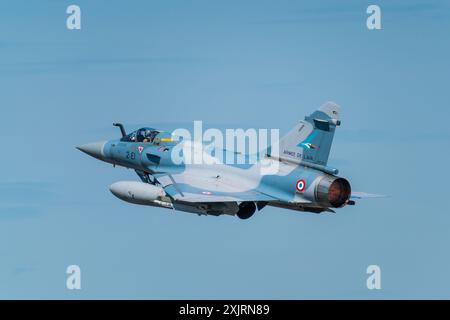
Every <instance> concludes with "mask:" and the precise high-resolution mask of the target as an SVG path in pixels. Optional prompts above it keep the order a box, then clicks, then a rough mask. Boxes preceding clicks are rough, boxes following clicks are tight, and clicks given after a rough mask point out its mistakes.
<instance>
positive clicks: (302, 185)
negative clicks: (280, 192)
mask: <svg viewBox="0 0 450 320" xmlns="http://www.w3.org/2000/svg"><path fill="white" fill-rule="evenodd" d="M295 187H296V188H297V191H298V192H302V191H303V190H305V188H306V182H305V180H303V179H300V180H298V181H297V184H296V185H295Z"/></svg>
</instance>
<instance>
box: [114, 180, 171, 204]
mask: <svg viewBox="0 0 450 320" xmlns="http://www.w3.org/2000/svg"><path fill="white" fill-rule="evenodd" d="M109 190H110V191H111V193H112V194H113V195H115V196H116V197H117V198H119V199H121V200H123V201H126V202H130V203H134V204H142V205H150V206H158V207H164V208H173V207H172V204H171V203H170V202H167V201H163V200H162V198H163V197H164V196H165V194H166V193H165V192H164V189H163V188H161V187H159V186H155V185H152V184H149V183H144V182H138V181H119V182H116V183H113V184H112V185H111V186H110V187H109Z"/></svg>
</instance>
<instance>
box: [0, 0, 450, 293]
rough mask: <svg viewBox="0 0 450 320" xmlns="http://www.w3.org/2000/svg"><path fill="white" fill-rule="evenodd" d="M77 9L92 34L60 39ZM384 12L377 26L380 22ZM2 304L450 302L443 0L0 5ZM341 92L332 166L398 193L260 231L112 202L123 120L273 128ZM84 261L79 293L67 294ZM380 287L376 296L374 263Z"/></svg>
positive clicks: (284, 215)
mask: <svg viewBox="0 0 450 320" xmlns="http://www.w3.org/2000/svg"><path fill="white" fill-rule="evenodd" d="M72 3H75V4H78V5H79V6H80V7H81V10H82V29H81V30H79V31H69V30H67V29H66V27H65V24H66V17H67V14H66V13H65V11H66V7H67V6H68V5H70V4H72ZM372 3H373V4H378V5H380V7H381V10H382V30H379V31H369V30H367V28H366V26H365V24H366V17H367V14H366V8H367V6H368V5H369V4H372ZM0 12H1V14H0V53H1V59H0V87H1V88H2V89H1V94H0V108H1V109H0V110H1V120H2V121H1V128H0V130H1V135H0V136H1V142H2V150H3V152H2V156H1V157H0V168H1V169H0V172H1V175H0V177H1V179H0V262H1V263H0V298H64V299H76V298H126V299H128V298H138V299H141V298H150V299H171V298H178V299H183V298H186V299H187V298H190V299H196V298H211V299H214V298H223V299H230V298H236V299H240V298H257V299H258V298H262V299H266V298H267V299H280V298H283V299H306V298H326V299H327V298H363V299H379V298H388V299H393V298H447V299H448V298H450V289H449V288H450V275H449V273H448V270H449V269H450V256H449V252H448V243H449V241H450V232H449V231H450V205H449V202H448V201H447V199H448V181H449V174H448V171H447V170H446V169H447V164H448V163H449V161H450V153H449V151H448V150H449V141H450V129H449V126H448V121H449V120H448V119H449V118H450V104H449V98H448V94H449V83H450V62H449V60H448V57H449V56H450V43H449V30H450V19H449V18H450V6H449V4H448V3H447V2H445V1H419V0H413V1H376V2H368V1H340V2H339V3H337V2H336V1H308V2H303V1H220V2H219V1H206V0H205V1H203V0H201V1H200V0H198V1H100V0H97V1H86V0H76V1H56V0H54V1H43V0H41V1H24V0H17V1H3V2H1V3H0ZM327 100H333V101H335V102H337V103H338V104H340V105H341V107H342V126H341V127H340V128H339V130H338V132H337V133H336V136H335V141H334V144H333V148H332V151H331V156H330V161H329V164H330V165H332V166H336V167H338V168H339V169H340V173H341V175H343V176H345V177H347V178H348V179H350V180H351V182H352V186H353V189H354V190H358V191H366V192H373V193H382V194H388V195H390V197H389V198H385V199H369V200H366V201H358V203H357V205H356V206H354V207H347V208H344V209H341V210H339V211H338V213H337V214H335V215H326V214H325V215H315V214H302V213H295V212H292V211H286V210H282V209H277V208H270V207H268V208H265V209H264V210H263V211H262V212H261V214H258V215H255V216H254V217H253V218H252V219H250V220H248V221H241V220H239V219H236V218H233V217H229V216H224V217H197V216H196V215H192V214H188V213H183V212H171V211H168V210H165V209H158V208H151V207H144V206H134V205H130V204H127V203H124V202H121V201H119V200H118V199H116V198H114V196H113V195H112V194H110V192H109V190H108V186H109V185H110V184H112V183H114V182H116V181H120V180H132V179H137V176H135V174H134V172H132V171H131V170H126V169H123V168H112V167H111V166H109V165H107V164H105V163H101V162H99V161H95V160H94V159H92V158H89V157H87V156H86V155H85V154H82V153H81V152H79V151H78V150H76V149H75V146H76V145H80V144H83V143H87V142H93V141H98V140H104V139H108V138H114V137H117V136H118V130H117V129H116V128H113V127H112V126H111V123H112V122H114V121H121V122H123V123H125V124H126V125H127V128H128V129H134V128H136V127H137V126H139V125H140V124H147V125H155V124H156V125H157V126H159V127H164V128H170V127H173V126H174V125H175V126H179V125H183V124H185V125H189V124H191V123H192V121H193V120H203V121H204V123H205V124H206V125H208V126H213V127H222V128H224V127H231V128H234V127H244V128H279V129H280V130H281V132H287V131H288V130H289V129H290V128H291V127H293V126H294V125H295V123H296V121H297V120H300V119H303V117H304V115H306V114H309V113H310V112H311V111H312V110H314V109H315V108H317V107H318V106H319V105H321V104H322V103H323V102H324V101H327ZM71 264H77V265H79V266H80V267H81V270H82V290H80V291H69V290H67V289H66V287H65V283H66V274H65V270H66V267H67V266H68V265H71ZM370 264H377V265H379V266H380V267H381V270H382V289H381V290H379V291H376V290H375V291H370V290H368V289H367V288H366V277H367V275H366V273H365V271H366V268H367V266H368V265H370Z"/></svg>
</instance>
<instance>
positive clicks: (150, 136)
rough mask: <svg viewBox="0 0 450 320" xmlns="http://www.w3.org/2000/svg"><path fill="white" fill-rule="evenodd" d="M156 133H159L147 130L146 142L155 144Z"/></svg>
mask: <svg viewBox="0 0 450 320" xmlns="http://www.w3.org/2000/svg"><path fill="white" fill-rule="evenodd" d="M156 133H157V132H156V131H154V130H147V131H146V132H145V138H144V142H153V139H154V138H155V135H156Z"/></svg>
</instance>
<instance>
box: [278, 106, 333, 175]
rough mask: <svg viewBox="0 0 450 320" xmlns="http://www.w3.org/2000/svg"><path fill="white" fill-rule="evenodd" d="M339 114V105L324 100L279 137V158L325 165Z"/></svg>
mask: <svg viewBox="0 0 450 320" xmlns="http://www.w3.org/2000/svg"><path fill="white" fill-rule="evenodd" d="M339 116H340V108H339V106H338V105H337V104H335V103H333V102H326V103H325V104H324V105H322V106H321V107H320V108H319V109H318V110H316V111H314V112H313V113H311V114H310V115H309V116H306V117H305V120H304V121H300V122H299V123H298V124H297V125H296V126H295V127H294V128H293V129H292V130H291V131H290V132H289V133H288V134H287V135H285V136H284V137H283V138H281V139H280V142H279V150H278V151H279V158H280V159H286V160H289V161H293V162H297V163H300V162H310V163H314V164H318V165H322V166H326V164H327V161H328V156H329V154H330V149H331V144H332V142H333V137H334V131H335V129H336V126H339V125H340V120H339ZM270 152H271V155H273V149H271V151H270Z"/></svg>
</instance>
